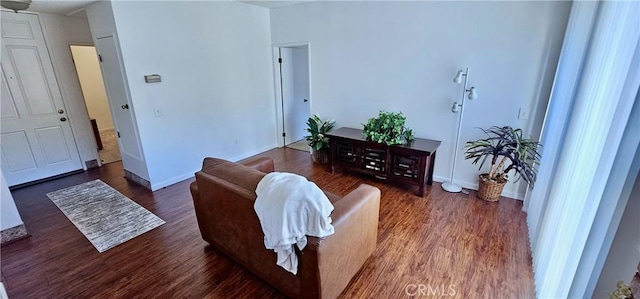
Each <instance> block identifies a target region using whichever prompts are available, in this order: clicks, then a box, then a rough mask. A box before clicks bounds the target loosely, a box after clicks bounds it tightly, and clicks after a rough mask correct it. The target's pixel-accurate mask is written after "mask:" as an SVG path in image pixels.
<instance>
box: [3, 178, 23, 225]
mask: <svg viewBox="0 0 640 299" xmlns="http://www.w3.org/2000/svg"><path fill="white" fill-rule="evenodd" d="M0 181H1V182H0V230H5V229H9V228H12V227H15V226H18V225H21V224H23V222H22V218H21V217H20V214H19V213H18V208H17V207H16V203H15V201H14V200H13V196H12V195H11V192H9V186H8V185H7V181H6V180H5V179H4V174H2V172H0Z"/></svg>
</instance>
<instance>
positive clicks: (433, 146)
mask: <svg viewBox="0 0 640 299" xmlns="http://www.w3.org/2000/svg"><path fill="white" fill-rule="evenodd" d="M327 135H328V136H329V140H330V146H331V171H332V172H335V171H336V170H337V169H343V170H344V169H348V170H353V171H357V172H361V173H364V174H369V175H372V176H374V177H376V178H378V179H382V180H387V181H390V182H397V183H404V184H408V185H414V186H418V188H419V189H418V196H424V194H425V182H426V184H429V185H431V184H432V183H433V164H434V163H435V160H436V150H437V149H438V147H439V146H440V143H441V142H440V141H437V140H430V139H422V138H416V140H414V141H413V142H411V143H410V144H403V145H392V146H388V145H386V144H382V143H377V142H373V141H367V140H366V139H365V138H364V136H363V135H362V130H358V129H352V128H340V129H337V130H335V131H331V132H329V133H327Z"/></svg>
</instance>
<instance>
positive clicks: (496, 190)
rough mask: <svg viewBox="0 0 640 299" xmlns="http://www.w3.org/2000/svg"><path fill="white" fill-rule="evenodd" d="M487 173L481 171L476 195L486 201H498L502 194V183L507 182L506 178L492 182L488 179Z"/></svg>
mask: <svg viewBox="0 0 640 299" xmlns="http://www.w3.org/2000/svg"><path fill="white" fill-rule="evenodd" d="M488 176H489V174H487V173H483V174H481V175H480V176H479V177H480V186H479V188H478V193H477V195H478V197H479V198H481V199H484V200H486V201H498V200H499V199H500V194H502V189H503V188H504V185H505V184H506V183H507V181H506V180H504V181H502V182H494V181H491V180H489V179H488V178H487V177H488Z"/></svg>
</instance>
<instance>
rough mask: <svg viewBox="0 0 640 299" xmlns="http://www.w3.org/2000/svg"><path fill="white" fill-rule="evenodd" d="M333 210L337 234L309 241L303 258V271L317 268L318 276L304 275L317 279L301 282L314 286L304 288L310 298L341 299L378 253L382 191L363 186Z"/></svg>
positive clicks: (306, 278)
mask: <svg viewBox="0 0 640 299" xmlns="http://www.w3.org/2000/svg"><path fill="white" fill-rule="evenodd" d="M334 208H335V209H334V211H333V213H332V214H331V217H332V220H333V227H334V229H335V233H334V234H333V235H331V236H328V237H325V238H315V237H309V238H308V242H307V247H305V249H304V250H303V251H302V252H301V254H300V259H301V260H302V264H301V266H302V267H304V266H305V265H314V264H317V267H318V272H317V273H308V271H301V272H302V273H303V275H310V276H316V277H303V278H302V281H303V283H313V284H314V285H308V286H302V288H303V289H304V290H307V291H310V292H309V294H308V295H310V297H317V298H335V297H338V295H340V293H341V292H342V291H343V290H344V288H345V287H346V286H347V285H348V284H349V282H350V281H351V279H352V278H353V277H354V276H355V274H356V273H357V272H358V271H359V270H360V268H362V265H363V264H364V262H365V261H366V260H367V259H368V258H369V257H370V256H371V255H373V254H374V253H375V249H376V243H377V237H378V216H379V210H380V190H379V189H378V188H376V187H373V186H369V185H366V184H362V185H360V186H359V187H358V188H356V189H355V190H353V191H352V192H351V193H349V194H347V195H346V196H345V197H344V198H342V199H341V200H339V201H338V202H336V203H335V205H334ZM301 270H302V269H301ZM314 292H315V294H314ZM320 292H322V293H320Z"/></svg>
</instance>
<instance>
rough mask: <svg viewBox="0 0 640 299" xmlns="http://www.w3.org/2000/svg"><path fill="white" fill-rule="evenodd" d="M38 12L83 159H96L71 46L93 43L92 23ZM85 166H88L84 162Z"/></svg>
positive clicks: (94, 145) (95, 150)
mask: <svg viewBox="0 0 640 299" xmlns="http://www.w3.org/2000/svg"><path fill="white" fill-rule="evenodd" d="M38 15H39V16H40V22H41V26H42V30H43V33H44V38H45V41H46V43H47V48H48V49H49V55H50V56H51V59H52V62H53V69H54V71H55V74H56V77H57V80H58V84H59V85H60V91H61V93H62V98H63V100H64V104H65V109H66V110H67V117H68V118H69V122H70V123H71V128H72V129H73V136H74V138H75V140H76V144H77V146H78V152H79V154H80V159H81V160H82V161H89V160H97V159H98V151H97V149H96V141H95V138H94V136H93V131H92V129H91V123H90V121H89V116H88V114H87V107H86V105H85V103H84V100H83V98H82V91H81V89H80V84H79V83H78V76H77V74H76V70H75V68H74V66H73V61H72V58H71V50H70V49H69V45H70V44H93V41H92V39H91V31H90V30H89V24H88V23H87V20H86V19H82V18H72V17H65V16H59V15H52V14H46V13H38ZM83 167H86V165H84V163H83Z"/></svg>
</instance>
